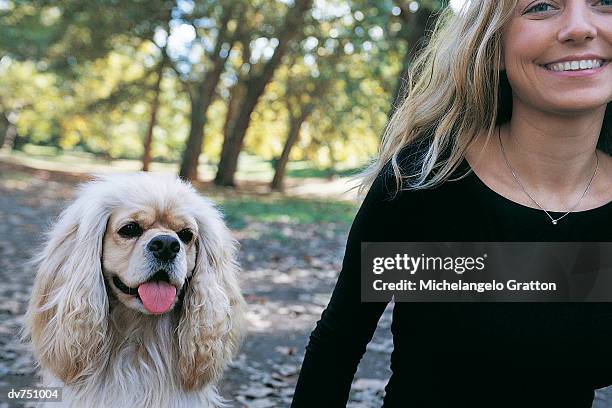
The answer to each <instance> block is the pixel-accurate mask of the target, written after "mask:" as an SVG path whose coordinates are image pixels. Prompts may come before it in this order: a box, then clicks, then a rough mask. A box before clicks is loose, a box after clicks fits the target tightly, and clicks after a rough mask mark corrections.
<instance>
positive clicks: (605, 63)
mask: <svg viewBox="0 0 612 408" xmlns="http://www.w3.org/2000/svg"><path fill="white" fill-rule="evenodd" d="M609 63H610V60H601V65H600V66H599V67H591V68H583V69H568V70H562V71H556V70H554V69H551V68H549V67H548V66H547V65H552V64H544V65H541V64H537V65H538V66H539V67H541V68H544V69H545V70H547V71H551V72H580V71H590V70H593V69H599V68H602V67H605V66H606V65H608V64H609Z"/></svg>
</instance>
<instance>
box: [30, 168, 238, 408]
mask: <svg viewBox="0 0 612 408" xmlns="http://www.w3.org/2000/svg"><path fill="white" fill-rule="evenodd" d="M237 248H238V243H237V242H236V240H235V239H234V238H233V237H232V236H231V233H230V231H229V229H228V228H227V227H226V225H225V224H224V222H223V218H222V215H221V213H220V212H219V211H218V210H217V209H216V208H215V206H214V205H213V204H212V203H211V202H210V201H209V200H207V199H206V198H204V197H201V196H200V195H198V194H197V193H196V191H195V189H194V188H193V187H192V186H191V185H190V184H188V183H186V182H183V181H181V180H179V179H178V178H176V177H174V176H169V175H162V174H150V173H143V172H141V173H130V174H113V175H103V176H98V177H97V178H95V179H94V180H93V181H91V182H88V183H86V184H84V185H83V186H82V187H81V188H80V190H79V193H78V197H77V199H76V201H74V203H73V204H72V205H70V206H69V207H68V208H67V209H66V210H64V211H63V212H62V214H61V215H60V217H59V220H58V221H57V223H56V224H55V225H54V226H53V228H52V230H51V231H50V232H49V234H48V238H47V241H46V246H45V247H44V249H43V250H42V251H41V252H40V254H39V255H38V256H37V257H36V259H34V260H33V262H34V264H35V265H36V266H37V274H36V279H35V282H34V288H33V293H32V297H31V300H30V304H29V307H28V310H27V313H26V319H25V326H24V331H23V337H24V338H25V339H26V340H29V341H31V344H32V346H33V351H34V354H35V356H36V357H37V360H38V362H39V365H40V368H41V371H42V376H43V382H44V385H46V386H60V387H64V388H63V395H62V399H63V404H62V406H69V407H79V408H80V407H113V408H122V407H164V408H166V407H177V408H178V407H216V406H219V405H223V402H224V401H223V399H222V398H221V397H220V396H219V394H218V393H217V390H216V387H215V384H216V383H217V382H218V380H219V379H220V377H221V375H222V373H223V371H224V369H225V368H226V366H227V364H228V363H229V362H230V361H231V359H232V358H233V357H234V356H235V354H236V352H237V350H238V348H239V345H240V343H241V341H242V339H243V337H244V334H245V320H244V312H245V309H246V304H245V301H244V298H243V297H242V295H241V292H240V288H239V284H238V276H237V274H238V271H239V265H238V263H237V261H236V252H237ZM53 406H56V407H57V406H58V404H56V403H54V404H53Z"/></svg>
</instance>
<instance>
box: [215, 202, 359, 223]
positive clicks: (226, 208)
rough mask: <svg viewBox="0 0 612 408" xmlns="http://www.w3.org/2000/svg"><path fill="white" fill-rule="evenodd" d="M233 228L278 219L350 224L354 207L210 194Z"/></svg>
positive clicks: (282, 220) (354, 210) (289, 221)
mask: <svg viewBox="0 0 612 408" xmlns="http://www.w3.org/2000/svg"><path fill="white" fill-rule="evenodd" d="M213 200H215V201H216V202H217V203H218V204H219V205H220V207H221V208H222V210H223V212H224V213H225V215H226V220H227V222H228V224H229V225H230V226H231V227H232V228H234V229H241V228H244V227H245V226H246V225H247V223H248V222H253V221H255V222H264V223H265V222H282V223H290V224H312V223H330V222H333V223H339V224H341V225H350V224H351V222H352V221H353V218H354V216H355V213H356V211H357V207H356V205H355V204H351V203H347V202H341V201H331V200H306V199H299V198H271V197H262V196H250V197H242V198H233V197H232V198H227V197H213Z"/></svg>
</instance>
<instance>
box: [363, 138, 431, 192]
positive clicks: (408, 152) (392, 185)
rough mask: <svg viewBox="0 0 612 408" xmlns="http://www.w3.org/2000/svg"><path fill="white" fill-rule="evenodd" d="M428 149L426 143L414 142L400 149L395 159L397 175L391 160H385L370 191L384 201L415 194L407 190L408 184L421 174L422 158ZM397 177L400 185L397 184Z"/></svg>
mask: <svg viewBox="0 0 612 408" xmlns="http://www.w3.org/2000/svg"><path fill="white" fill-rule="evenodd" d="M428 148H429V144H428V143H427V142H426V141H415V142H412V143H410V144H408V145H406V146H404V147H402V148H401V149H400V151H399V152H398V153H397V157H396V159H395V162H396V164H397V169H398V172H399V173H397V174H396V170H395V168H394V166H393V160H392V159H389V160H387V162H386V163H385V164H384V165H383V167H382V168H381V170H380V171H379V173H378V175H377V177H376V179H375V180H374V183H373V184H372V187H371V191H372V190H373V192H374V193H375V194H376V196H377V197H378V198H380V199H381V200H386V201H391V200H397V199H399V198H400V197H404V196H405V195H407V194H409V193H411V192H412V193H416V190H410V189H409V188H407V186H408V182H409V181H414V180H415V178H416V175H418V174H419V173H420V172H421V166H422V162H423V157H424V155H425V153H426V152H427V150H428ZM398 177H400V178H401V183H398Z"/></svg>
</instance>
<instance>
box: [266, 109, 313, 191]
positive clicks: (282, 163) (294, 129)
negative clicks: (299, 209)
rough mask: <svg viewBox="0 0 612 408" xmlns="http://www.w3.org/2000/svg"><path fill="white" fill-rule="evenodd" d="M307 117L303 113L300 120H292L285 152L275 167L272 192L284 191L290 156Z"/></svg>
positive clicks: (271, 186) (271, 185) (306, 114)
mask: <svg viewBox="0 0 612 408" xmlns="http://www.w3.org/2000/svg"><path fill="white" fill-rule="evenodd" d="M307 116H308V113H302V115H300V116H299V117H298V118H292V119H291V123H290V125H289V134H288V135H287V140H286V141H285V146H284V147H283V152H282V153H281V155H280V157H279V159H278V160H277V162H276V166H274V167H275V168H274V178H272V182H271V183H270V188H271V189H272V190H276V191H283V189H284V185H283V182H284V179H285V173H286V170H287V163H289V154H290V153H291V149H292V148H293V146H295V144H296V143H297V141H298V139H299V137H300V129H301V128H302V124H303V123H304V121H305V120H306V117H307Z"/></svg>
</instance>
